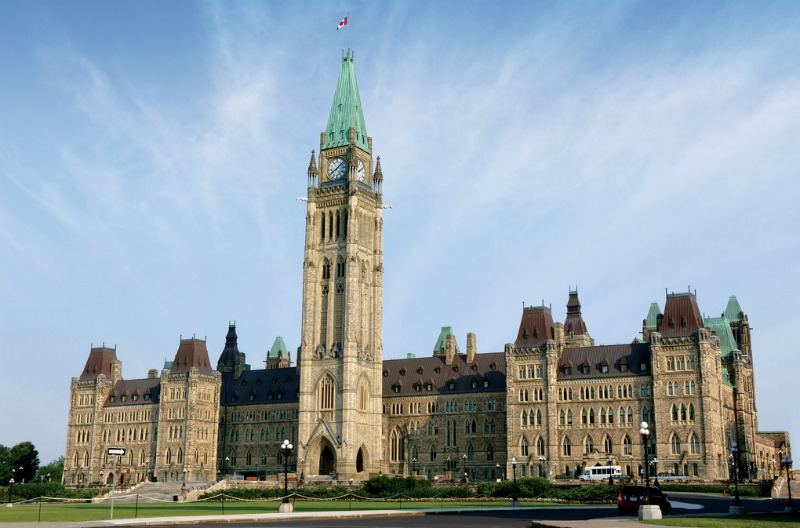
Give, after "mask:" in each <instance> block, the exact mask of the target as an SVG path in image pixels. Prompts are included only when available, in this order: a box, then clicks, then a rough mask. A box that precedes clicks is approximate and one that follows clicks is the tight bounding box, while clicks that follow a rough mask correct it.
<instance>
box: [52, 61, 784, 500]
mask: <svg viewBox="0 0 800 528" xmlns="http://www.w3.org/2000/svg"><path fill="white" fill-rule="evenodd" d="M372 148H373V147H372V138H371V137H369V136H368V135H367V131H366V125H365V120H364V115H363V110H362V108H361V100H360V95H359V92H358V86H357V83H356V77H355V70H354V63H353V56H352V54H351V53H350V52H348V53H347V54H345V55H344V57H343V59H342V67H341V73H340V75H339V80H338V83H337V86H336V91H335V94H334V100H333V104H332V106H331V111H330V115H329V118H328V123H327V126H326V128H325V131H324V132H323V133H322V134H321V136H320V151H319V154H317V153H316V152H313V151H312V154H311V159H310V162H309V165H308V170H307V174H306V177H307V182H308V195H307V214H306V220H305V221H306V230H305V249H304V259H303V301H302V310H303V314H302V328H301V333H300V345H299V347H298V348H297V361H296V366H292V365H291V354H290V353H289V351H288V349H287V347H286V345H285V344H284V341H283V339H282V338H281V337H278V338H276V340H275V343H274V344H273V345H272V347H271V349H270V350H269V351H268V353H267V358H266V368H264V369H251V368H250V366H249V365H248V364H247V363H246V357H245V354H244V353H243V352H241V351H239V348H238V336H237V332H236V328H235V326H234V325H229V327H228V333H227V336H226V344H225V347H224V349H223V350H222V352H221V354H220V356H219V359H218V360H217V363H216V366H215V367H212V365H211V362H210V359H209V353H208V350H207V347H206V342H205V341H204V340H200V339H195V338H192V339H181V340H180V344H179V347H178V351H177V352H176V354H175V357H174V360H173V361H171V362H168V363H167V364H165V365H164V368H163V369H162V370H161V372H160V374H159V372H158V371H156V370H152V371H150V373H149V374H148V376H147V378H144V379H132V380H126V379H124V378H123V376H122V363H121V361H120V360H119V359H118V358H117V355H116V349H110V348H107V347H105V346H103V347H97V348H92V349H91V350H90V353H89V357H88V359H87V362H86V365H85V367H84V370H83V371H82V372H81V374H80V375H79V376H78V377H75V378H73V379H72V384H71V391H70V398H71V399H70V411H69V423H68V429H67V446H66V453H65V463H64V473H63V475H64V476H63V481H64V483H65V484H66V485H71V486H85V485H93V484H110V483H111V482H112V481H113V478H114V477H113V475H114V473H113V462H114V460H113V458H111V457H109V456H107V449H108V448H109V447H125V448H126V455H125V456H124V457H122V458H119V459H118V460H117V461H116V462H117V463H118V465H119V466H118V471H117V480H118V483H120V484H124V483H125V482H132V481H133V482H137V481H142V480H146V479H151V480H152V479H156V480H167V481H171V480H172V481H179V480H182V481H185V482H192V481H211V480H215V479H218V478H221V477H224V476H231V475H235V476H244V477H247V478H264V477H265V476H267V475H272V474H276V473H279V472H281V471H282V468H283V464H284V462H283V460H282V459H281V454H280V452H279V449H278V446H279V445H280V443H281V442H282V441H283V440H284V439H288V440H289V441H290V442H292V443H293V444H294V446H295V447H296V449H295V453H294V454H293V455H292V457H291V459H290V461H289V464H290V467H291V468H292V470H293V471H295V472H296V474H297V476H298V478H301V479H319V478H322V479H325V480H327V479H331V478H334V479H339V480H349V479H354V480H362V479H366V478H368V477H370V476H373V475H378V474H389V475H410V474H414V475H419V476H421V477H422V476H424V477H427V478H431V479H433V478H441V479H448V480H449V479H457V480H463V479H469V480H471V481H474V480H483V479H496V478H508V477H510V476H511V474H512V467H511V460H512V458H514V459H515V460H516V462H517V471H518V474H517V476H533V475H536V476H544V477H547V478H551V479H556V478H570V477H575V476H576V475H577V474H578V473H580V472H581V470H582V468H584V467H586V466H593V465H619V466H621V467H622V469H623V473H626V474H628V475H631V476H636V475H638V474H639V473H640V471H641V470H642V464H643V459H644V449H645V446H643V444H642V439H641V437H640V435H639V432H638V431H639V427H640V423H641V422H642V421H646V422H648V424H650V431H651V435H650V440H651V443H650V444H649V445H648V446H646V449H648V452H649V453H650V455H652V456H651V457H650V458H653V456H655V457H656V458H657V462H656V465H655V467H653V468H652V469H653V471H656V472H658V471H667V472H671V473H674V474H677V475H687V476H689V477H691V478H697V479H703V480H718V479H727V478H729V476H730V475H731V472H732V471H733V467H734V466H735V465H736V463H735V462H734V461H733V460H732V459H731V458H730V448H731V445H732V443H733V442H736V443H737V444H738V446H739V453H740V455H739V457H738V471H739V475H740V476H745V475H746V476H749V477H750V478H765V477H771V476H772V475H773V474H774V473H775V472H776V471H777V467H776V465H775V458H776V457H777V453H778V451H779V450H782V451H783V452H784V453H786V452H787V451H788V450H789V447H790V446H789V438H788V434H787V433H785V432H774V433H767V432H759V430H758V414H757V408H756V401H755V384H754V377H753V351H752V349H751V344H750V343H751V341H750V327H749V324H748V320H747V316H746V315H745V314H744V312H743V311H742V309H741V307H740V306H739V303H738V300H737V299H736V298H735V297H731V298H730V299H729V301H728V304H727V306H726V307H725V308H724V311H723V312H722V314H721V316H720V317H716V318H704V317H702V316H701V315H700V314H701V312H700V309H699V306H698V303H697V298H696V295H695V293H692V292H685V293H672V294H667V296H666V299H665V302H664V309H663V311H662V310H661V308H660V306H659V305H658V304H657V303H652V304H651V305H650V309H649V312H648V313H647V316H646V318H645V319H644V320H643V323H642V327H641V337H640V338H636V339H632V340H631V342H630V343H627V344H618V345H601V346H597V345H595V344H594V341H593V339H592V338H591V337H590V334H589V331H588V328H587V325H586V323H585V321H584V320H583V316H582V312H581V305H580V301H579V298H578V292H577V291H570V292H569V297H568V301H567V307H566V308H567V309H566V316H565V318H564V322H560V321H559V322H555V321H554V318H553V314H552V311H551V309H550V308H549V307H545V306H530V307H523V310H522V315H521V319H520V322H519V326H518V331H517V335H516V339H515V340H514V342H513V343H509V344H507V345H506V346H505V348H504V350H503V351H497V352H488V353H478V346H477V338H476V336H475V334H472V333H469V334H467V335H466V342H465V343H466V348H465V352H464V353H462V352H461V348H460V347H459V344H458V339H457V337H456V335H455V334H454V333H453V331H452V329H451V328H449V327H443V328H442V330H441V333H440V335H439V336H438V338H436V341H435V345H434V347H433V350H432V351H429V352H427V354H426V356H427V357H412V356H411V355H409V357H407V358H406V359H395V360H383V342H382V335H383V311H382V310H383V308H382V307H383V218H382V211H383V207H384V206H383V202H382V196H383V194H382V186H383V173H382V170H381V164H380V158H375V159H374V160H373V154H372ZM513 324H514V323H511V324H510V327H511V328H513ZM637 331H638V330H637ZM433 337H435V336H432V341H433Z"/></svg>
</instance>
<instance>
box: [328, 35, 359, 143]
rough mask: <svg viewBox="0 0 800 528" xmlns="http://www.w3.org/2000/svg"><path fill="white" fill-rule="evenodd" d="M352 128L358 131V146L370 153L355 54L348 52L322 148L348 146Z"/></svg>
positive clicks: (343, 60)
mask: <svg viewBox="0 0 800 528" xmlns="http://www.w3.org/2000/svg"><path fill="white" fill-rule="evenodd" d="M351 128H354V129H355V130H356V137H355V141H356V143H355V144H356V146H357V147H358V148H360V149H361V150H363V151H365V152H370V150H369V143H368V142H367V125H366V124H365V123H364V112H362V110H361V97H360V96H359V95H358V83H357V82H356V70H355V68H354V67H353V53H352V52H350V51H349V50H348V52H347V53H346V54H345V56H344V57H342V71H341V73H340V74H339V83H338V84H337V85H336V94H335V95H334V96H333V105H331V115H330V117H328V126H327V127H325V144H324V145H323V146H322V148H323V149H329V148H334V147H344V146H347V145H348V144H349V138H348V134H349V130H350V129H351Z"/></svg>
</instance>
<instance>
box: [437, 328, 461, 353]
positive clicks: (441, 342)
mask: <svg viewBox="0 0 800 528" xmlns="http://www.w3.org/2000/svg"><path fill="white" fill-rule="evenodd" d="M449 335H453V327H452V326H443V327H442V330H441V332H439V339H437V340H436V346H435V347H433V351H434V352H438V351H440V350H444V349H445V347H446V345H447V336H449ZM456 353H457V354H460V353H461V352H460V351H459V350H458V341H456Z"/></svg>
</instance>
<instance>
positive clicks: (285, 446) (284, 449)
mask: <svg viewBox="0 0 800 528" xmlns="http://www.w3.org/2000/svg"><path fill="white" fill-rule="evenodd" d="M293 447H294V446H293V445H292V444H290V443H289V440H284V441H283V443H282V444H281V446H280V449H281V454H283V504H281V507H280V511H281V512H291V511H292V505H291V504H289V457H290V456H291V455H292V448H293Z"/></svg>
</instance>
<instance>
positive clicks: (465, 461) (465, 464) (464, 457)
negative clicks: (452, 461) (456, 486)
mask: <svg viewBox="0 0 800 528" xmlns="http://www.w3.org/2000/svg"><path fill="white" fill-rule="evenodd" d="M462 458H463V459H464V482H467V480H469V478H468V477H467V455H464V456H463V457H462Z"/></svg>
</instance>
